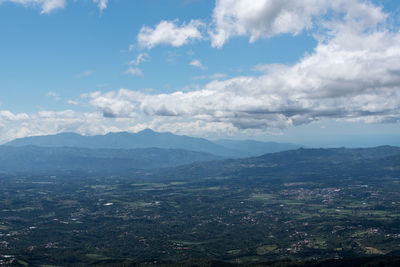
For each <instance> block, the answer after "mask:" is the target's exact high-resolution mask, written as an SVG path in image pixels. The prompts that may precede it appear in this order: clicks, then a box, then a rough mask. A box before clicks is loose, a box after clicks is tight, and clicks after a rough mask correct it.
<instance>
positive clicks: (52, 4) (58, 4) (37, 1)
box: [0, 0, 108, 14]
mask: <svg viewBox="0 0 400 267" xmlns="http://www.w3.org/2000/svg"><path fill="white" fill-rule="evenodd" d="M5 2H11V3H15V4H20V5H23V6H24V7H34V8H40V9H41V12H40V13H41V14H49V13H51V12H53V11H54V10H57V9H63V8H65V6H66V5H67V0H0V4H2V3H5ZM93 3H95V4H96V5H97V6H98V8H99V10H100V13H101V12H102V11H103V10H104V9H106V8H107V3H108V0H93Z"/></svg>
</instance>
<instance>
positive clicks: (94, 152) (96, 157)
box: [0, 146, 221, 174]
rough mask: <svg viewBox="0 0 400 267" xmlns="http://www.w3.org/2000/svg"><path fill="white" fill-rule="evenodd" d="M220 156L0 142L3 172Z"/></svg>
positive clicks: (106, 169) (149, 165) (134, 166)
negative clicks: (17, 145) (12, 144)
mask: <svg viewBox="0 0 400 267" xmlns="http://www.w3.org/2000/svg"><path fill="white" fill-rule="evenodd" d="M218 159H221V157H219V156H215V155H212V154H208V153H203V152H195V151H188V150H181V149H162V148H136V149H90V148H76V147H38V146H21V147H12V146H0V172H29V173H35V172H62V171H83V172H94V173H99V172H100V173H114V174H119V173H123V172H129V171H133V170H143V169H157V168H168V167H175V166H178V165H183V164H189V163H193V162H203V161H210V160H218Z"/></svg>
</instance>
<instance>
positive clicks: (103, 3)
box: [93, 0, 108, 13]
mask: <svg viewBox="0 0 400 267" xmlns="http://www.w3.org/2000/svg"><path fill="white" fill-rule="evenodd" d="M93 3H95V4H97V6H98V7H99V10H100V13H102V12H103V10H104V9H106V8H107V3H108V0H93Z"/></svg>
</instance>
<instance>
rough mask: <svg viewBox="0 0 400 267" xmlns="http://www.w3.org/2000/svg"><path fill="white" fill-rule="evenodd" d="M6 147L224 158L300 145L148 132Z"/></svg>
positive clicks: (70, 136)
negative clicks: (189, 153) (191, 153)
mask: <svg viewBox="0 0 400 267" xmlns="http://www.w3.org/2000/svg"><path fill="white" fill-rule="evenodd" d="M5 145H7V146H14V147H15V146H16V147H21V146H40V147H80V148H91V149H102V148H107V149H135V148H165V149H184V150H190V151H198V152H205V153H210V154H214V155H218V156H222V157H227V158H240V157H242V158H243V157H251V156H260V155H263V154H266V153H273V152H280V151H285V150H289V149H296V148H299V147H300V145H295V144H286V143H275V142H259V141H252V140H246V141H235V140H220V141H216V142H212V141H209V140H207V139H204V138H196V137H190V136H185V135H175V134H172V133H169V132H164V133H160V132H155V131H153V130H151V129H145V130H143V131H140V132H138V133H128V132H118V133H108V134H106V135H95V136H82V135H80V134H76V133H60V134H56V135H45V136H32V137H25V138H19V139H15V140H13V141H11V142H8V143H6V144H5Z"/></svg>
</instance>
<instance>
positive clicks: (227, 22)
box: [210, 0, 386, 47]
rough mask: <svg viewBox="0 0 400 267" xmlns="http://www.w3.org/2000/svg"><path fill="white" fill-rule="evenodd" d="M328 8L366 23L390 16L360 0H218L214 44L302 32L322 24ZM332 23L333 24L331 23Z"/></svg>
mask: <svg viewBox="0 0 400 267" xmlns="http://www.w3.org/2000/svg"><path fill="white" fill-rule="evenodd" d="M328 11H333V12H334V13H335V15H336V16H340V15H341V14H342V13H345V14H346V15H345V17H344V18H343V19H346V20H353V19H358V20H361V21H362V22H363V23H364V26H375V25H376V23H378V22H381V21H383V20H384V19H385V17H386V15H385V14H383V13H382V12H381V9H380V8H379V7H376V6H373V5H372V4H371V3H369V2H365V1H359V0H335V1H330V0H280V1H271V0H256V1H255V0H217V1H216V6H215V9H214V11H213V27H212V28H213V29H212V30H211V31H210V36H211V40H212V46H213V47H222V46H223V45H224V43H225V42H226V41H227V40H228V39H230V38H232V37H235V36H249V37H250V42H254V41H256V40H257V39H259V38H268V37H271V36H274V35H277V34H284V33H290V34H294V35H296V34H299V33H300V32H302V31H303V30H304V29H310V28H312V27H313V26H314V24H315V23H314V21H315V20H319V25H320V26H321V25H323V24H324V25H325V26H328V25H327V24H326V23H321V21H320V20H324V16H327V14H326V13H327V12H328ZM330 26H332V25H330Z"/></svg>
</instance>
